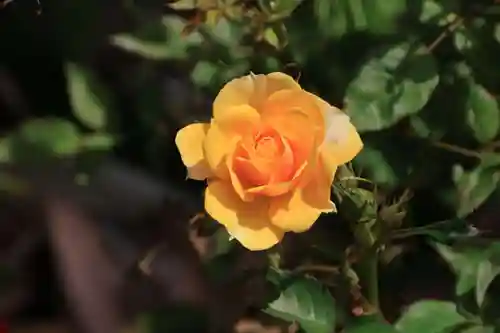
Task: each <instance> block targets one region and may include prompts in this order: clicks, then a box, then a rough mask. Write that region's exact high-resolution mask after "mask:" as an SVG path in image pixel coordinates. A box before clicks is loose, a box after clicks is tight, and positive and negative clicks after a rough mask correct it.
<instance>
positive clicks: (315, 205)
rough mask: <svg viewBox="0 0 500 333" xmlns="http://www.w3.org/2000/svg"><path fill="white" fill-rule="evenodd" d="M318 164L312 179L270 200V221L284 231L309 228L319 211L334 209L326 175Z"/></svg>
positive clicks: (326, 211)
mask: <svg viewBox="0 0 500 333" xmlns="http://www.w3.org/2000/svg"><path fill="white" fill-rule="evenodd" d="M324 171H325V170H324V169H323V167H322V166H321V164H318V170H317V172H316V173H314V175H313V177H312V179H311V180H310V181H309V183H307V184H306V185H305V186H304V187H302V188H300V187H299V188H297V189H296V190H295V191H293V192H290V193H287V194H285V195H283V196H280V197H277V198H273V199H272V200H271V204H270V208H269V215H270V216H271V222H272V223H273V224H274V225H276V226H278V227H279V228H282V229H284V230H285V231H294V232H303V231H306V230H308V229H309V228H311V226H312V225H313V224H314V222H315V221H316V220H317V219H318V217H319V216H320V215H321V213H329V212H333V211H335V210H336V209H335V204H334V203H333V202H332V201H331V188H330V186H331V185H330V184H328V182H327V179H328V175H327V173H325V172H324Z"/></svg>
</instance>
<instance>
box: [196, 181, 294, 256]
mask: <svg viewBox="0 0 500 333" xmlns="http://www.w3.org/2000/svg"><path fill="white" fill-rule="evenodd" d="M205 209H206V211H207V213H208V214H209V215H210V216H211V217H212V218H213V219H214V220H216V221H218V222H219V223H221V224H223V225H224V226H225V227H226V229H227V231H228V232H229V234H230V235H232V236H233V237H234V238H236V239H237V240H238V241H239V242H240V243H241V244H242V245H243V246H244V247H246V248H247V249H249V250H252V251H258V250H265V249H268V248H270V247H272V246H274V245H275V244H277V243H278V242H279V241H280V240H281V239H282V238H283V235H284V231H283V230H281V229H280V228H277V227H275V226H273V225H272V224H271V223H270V220H269V216H268V204H267V202H266V201H262V200H255V201H253V202H243V201H242V200H241V199H240V198H239V197H238V195H237V194H236V193H235V192H234V190H233V188H232V186H231V184H229V183H227V182H224V181H221V180H213V181H209V183H208V186H207V189H206V191H205Z"/></svg>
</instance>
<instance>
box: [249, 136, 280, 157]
mask: <svg viewBox="0 0 500 333" xmlns="http://www.w3.org/2000/svg"><path fill="white" fill-rule="evenodd" d="M254 149H255V155H256V156H258V157H260V158H263V159H272V158H274V157H276V155H278V154H279V150H280V149H279V147H278V145H277V142H276V139H275V138H273V137H271V136H264V137H260V138H259V137H257V139H256V140H255V145H254Z"/></svg>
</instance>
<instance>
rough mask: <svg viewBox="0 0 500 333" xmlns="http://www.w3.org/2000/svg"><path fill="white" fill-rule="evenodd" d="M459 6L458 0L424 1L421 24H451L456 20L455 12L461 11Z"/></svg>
mask: <svg viewBox="0 0 500 333" xmlns="http://www.w3.org/2000/svg"><path fill="white" fill-rule="evenodd" d="M459 5H460V3H459V1H458V0H424V1H423V3H422V12H421V14H420V22H423V23H433V24H437V25H439V26H443V25H446V24H449V23H450V22H451V21H452V20H454V19H455V18H456V14H455V12H456V11H458V10H459V9H460V7H459Z"/></svg>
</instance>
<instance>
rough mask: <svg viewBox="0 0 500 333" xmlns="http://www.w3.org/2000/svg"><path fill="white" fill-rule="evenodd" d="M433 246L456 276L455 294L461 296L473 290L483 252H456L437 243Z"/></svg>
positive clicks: (469, 250) (470, 250)
mask: <svg viewBox="0 0 500 333" xmlns="http://www.w3.org/2000/svg"><path fill="white" fill-rule="evenodd" d="M434 246H435V248H436V250H437V251H438V252H439V254H440V255H441V257H443V259H444V260H446V262H447V263H448V264H449V265H450V267H451V269H452V270H453V271H454V272H455V274H456V277H457V283H456V288H455V293H456V294H457V295H458V296H461V295H464V294H465V293H467V292H469V291H471V290H473V289H474V287H475V285H476V280H477V271H478V268H479V265H480V263H481V262H482V261H483V260H484V259H485V254H484V251H481V249H467V250H463V251H457V250H454V249H453V248H451V247H449V246H447V245H444V244H439V243H435V244H434Z"/></svg>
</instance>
